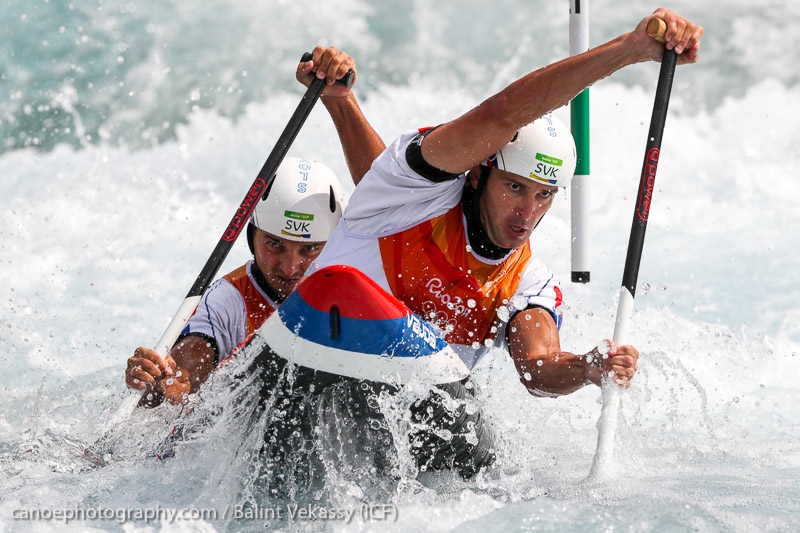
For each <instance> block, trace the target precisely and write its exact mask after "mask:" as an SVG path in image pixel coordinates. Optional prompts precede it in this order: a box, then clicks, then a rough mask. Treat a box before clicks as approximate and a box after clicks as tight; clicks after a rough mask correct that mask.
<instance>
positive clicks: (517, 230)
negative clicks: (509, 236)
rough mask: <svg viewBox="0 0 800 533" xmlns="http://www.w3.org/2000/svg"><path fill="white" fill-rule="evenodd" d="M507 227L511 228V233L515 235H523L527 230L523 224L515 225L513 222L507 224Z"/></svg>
mask: <svg viewBox="0 0 800 533" xmlns="http://www.w3.org/2000/svg"><path fill="white" fill-rule="evenodd" d="M508 227H509V228H511V232H512V233H514V234H517V235H524V234H525V233H526V232H527V231H528V228H526V227H525V226H516V225H514V224H509V225H508Z"/></svg>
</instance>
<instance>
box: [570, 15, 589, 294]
mask: <svg viewBox="0 0 800 533" xmlns="http://www.w3.org/2000/svg"><path fill="white" fill-rule="evenodd" d="M588 49H589V0H570V2H569V54H570V55H571V56H574V55H578V54H582V53H583V52H585V51H587V50H588ZM569 107H570V129H571V130H572V136H573V138H574V139H575V147H576V149H577V152H578V164H577V165H576V167H575V176H574V177H573V178H572V186H571V196H570V201H571V206H570V207H571V219H572V222H571V226H572V240H571V243H572V281H573V283H588V282H589V278H590V260H589V235H588V229H589V181H590V170H589V160H590V153H589V89H585V90H584V91H583V92H582V93H580V94H579V95H578V96H576V97H575V98H573V100H572V102H570V106H569Z"/></svg>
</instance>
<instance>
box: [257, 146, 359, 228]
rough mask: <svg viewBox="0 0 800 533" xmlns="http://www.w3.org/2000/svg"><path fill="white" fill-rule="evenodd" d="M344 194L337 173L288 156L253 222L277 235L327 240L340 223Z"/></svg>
mask: <svg viewBox="0 0 800 533" xmlns="http://www.w3.org/2000/svg"><path fill="white" fill-rule="evenodd" d="M343 209H344V197H343V195H342V190H341V187H340V185H339V180H338V179H337V178H336V175H335V174H334V173H333V172H332V171H331V169H329V168H328V167H326V166H325V165H323V164H322V163H319V162H317V161H310V160H308V159H299V158H296V157H287V158H286V159H284V160H283V163H281V166H280V167H278V171H277V172H276V173H275V180H274V181H273V182H272V187H271V188H270V190H269V192H268V195H267V197H266V198H265V199H263V200H261V201H260V202H259V203H258V204H257V205H256V208H255V211H253V218H252V222H253V224H254V225H255V226H256V227H257V228H259V229H261V230H264V231H266V232H267V233H271V234H272V235H275V236H276V237H281V238H284V239H288V240H290V241H299V242H306V241H307V242H321V241H327V240H328V238H329V237H330V236H331V233H333V228H334V227H336V224H337V223H338V222H339V219H340V218H341V216H342V210H343Z"/></svg>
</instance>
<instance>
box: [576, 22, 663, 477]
mask: <svg viewBox="0 0 800 533" xmlns="http://www.w3.org/2000/svg"><path fill="white" fill-rule="evenodd" d="M666 29H667V25H666V23H665V22H664V21H662V20H660V19H653V20H651V21H650V24H649V25H648V26H647V33H648V35H650V37H653V38H654V39H656V40H659V41H661V42H663V41H664V32H665V31H666ZM677 58H678V55H677V54H676V53H675V51H674V50H667V49H664V56H663V58H662V59H661V71H660V73H659V75H658V85H657V87H656V98H655V103H654V104H653V114H652V116H651V118H650V131H649V132H648V134H647V147H646V149H645V155H644V163H643V164H642V174H641V177H640V179H639V192H638V195H637V198H636V209H635V211H634V213H633V224H632V225H631V236H630V240H629V241H628V253H627V257H626V258H625V270H624V271H623V274H622V287H621V288H620V291H619V306H618V307H617V323H616V326H615V327H614V344H615V345H617V346H619V345H622V344H627V342H628V332H629V331H630V324H631V319H632V317H633V297H634V294H635V293H636V283H637V280H638V278H639V264H640V262H641V259H642V248H643V247H644V235H645V230H646V229H647V219H648V216H649V215H650V205H651V203H652V199H653V192H654V185H655V180H656V170H657V168H658V161H659V158H660V155H661V138H662V136H663V134H664V123H665V121H666V118H667V108H668V107H669V95H670V92H671V91H672V80H673V78H674V76H675V64H676V61H677ZM620 394H621V391H620V387H619V386H618V385H617V384H616V383H614V381H613V380H612V379H610V378H609V377H604V378H603V409H602V412H601V413H600V419H599V420H598V421H597V430H598V434H597V451H596V452H595V456H594V463H593V464H592V470H591V473H590V474H589V478H588V479H587V481H590V482H594V481H600V480H602V479H603V478H606V477H607V476H608V473H609V470H610V468H611V465H612V462H613V456H614V437H615V435H616V433H617V419H618V417H619V406H620Z"/></svg>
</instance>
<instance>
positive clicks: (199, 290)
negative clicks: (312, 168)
mask: <svg viewBox="0 0 800 533" xmlns="http://www.w3.org/2000/svg"><path fill="white" fill-rule="evenodd" d="M310 59H311V54H310V53H308V52H306V53H305V54H303V57H302V59H301V61H309V60H310ZM353 79H354V74H353V71H349V72H347V74H345V75H344V76H343V77H342V78H341V79H339V80H336V83H338V84H340V85H344V86H345V87H350V86H351V85H352V84H353ZM323 89H325V80H324V79H318V78H314V80H313V81H312V82H311V84H310V85H309V86H308V89H307V90H306V93H305V94H304V95H303V98H302V99H301V100H300V103H299V104H298V106H297V109H295V111H294V114H293V115H292V117H291V118H290V119H289V123H288V124H287V125H286V128H284V130H283V133H281V136H280V137H279V138H278V142H277V143H276V144H275V147H274V148H273V149H272V152H271V153H270V154H269V157H267V160H266V162H265V163H264V166H263V167H261V171H259V173H258V176H256V179H255V181H254V182H253V184H252V185H251V186H250V190H248V191H247V194H246V195H245V197H244V200H242V203H240V204H239V207H238V209H237V210H236V213H234V215H233V218H232V219H231V221H230V222H229V223H228V226H227V227H226V228H225V231H224V232H223V234H222V237H221V238H220V240H219V242H218V243H217V245H216V247H215V248H214V251H213V252H211V256H210V257H209V258H208V260H207V261H206V264H205V265H204V266H203V269H202V270H201V271H200V275H199V276H197V279H196V280H195V282H194V284H193V285H192V288H191V289H189V293H188V294H187V295H186V297H187V298H191V297H193V296H200V295H202V294H203V293H204V292H205V291H206V289H207V288H208V286H209V285H210V284H211V282H212V281H213V280H214V277H215V276H216V275H217V272H218V271H219V268H220V267H221V266H222V263H223V262H224V261H225V258H226V257H228V253H229V252H230V251H231V249H232V248H233V244H234V243H235V242H236V239H237V238H238V237H239V234H240V233H241V232H242V229H244V227H245V226H246V225H247V221H248V220H250V215H252V214H253V210H255V208H256V204H258V201H259V200H261V199H262V197H263V196H264V194H265V193H266V192H267V191H268V190H269V188H270V186H271V185H272V182H273V181H274V180H275V173H276V172H277V171H278V167H279V166H280V164H281V162H283V158H284V157H285V156H286V153H287V152H288V151H289V148H290V147H291V146H292V143H293V142H294V140H295V138H296V137H297V134H298V133H299V132H300V128H302V127H303V124H304V123H305V121H306V118H308V115H309V114H311V110H312V109H313V108H314V104H316V103H317V100H319V97H320V95H321V94H322V90H323Z"/></svg>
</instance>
